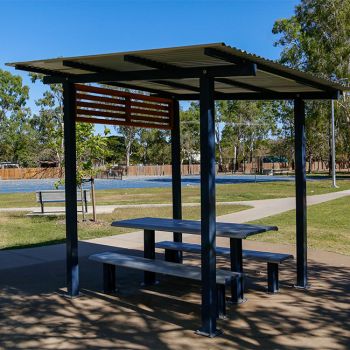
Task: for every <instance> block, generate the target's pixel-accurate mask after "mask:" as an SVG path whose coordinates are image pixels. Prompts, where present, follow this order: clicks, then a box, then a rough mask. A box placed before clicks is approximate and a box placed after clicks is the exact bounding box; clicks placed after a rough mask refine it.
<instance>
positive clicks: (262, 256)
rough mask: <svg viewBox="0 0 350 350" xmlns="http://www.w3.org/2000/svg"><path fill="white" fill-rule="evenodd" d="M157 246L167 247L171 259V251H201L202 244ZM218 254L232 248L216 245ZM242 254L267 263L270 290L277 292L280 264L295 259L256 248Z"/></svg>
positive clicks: (227, 252)
mask: <svg viewBox="0 0 350 350" xmlns="http://www.w3.org/2000/svg"><path fill="white" fill-rule="evenodd" d="M155 247H156V248H159V249H165V260H170V259H171V256H172V255H171V251H182V252H187V253H195V254H200V253H201V245H200V244H194V243H184V242H171V241H162V242H158V243H156V244H155ZM216 254H218V255H225V256H230V248H225V247H216ZM242 256H243V258H245V259H250V260H254V261H261V262H266V263H267V275H268V278H267V279H268V292H270V293H276V292H278V289H279V283H278V265H279V264H281V263H282V262H283V261H285V260H289V259H294V257H293V255H291V254H281V253H272V252H262V251H255V250H243V252H242Z"/></svg>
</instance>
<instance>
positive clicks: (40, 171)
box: [0, 168, 61, 180]
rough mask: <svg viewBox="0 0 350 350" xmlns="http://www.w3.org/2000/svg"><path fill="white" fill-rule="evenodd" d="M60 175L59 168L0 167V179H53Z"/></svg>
mask: <svg viewBox="0 0 350 350" xmlns="http://www.w3.org/2000/svg"><path fill="white" fill-rule="evenodd" d="M60 175H61V168H9V169H0V179H1V180H20V179H52V178H53V179H54V178H59V177H60Z"/></svg>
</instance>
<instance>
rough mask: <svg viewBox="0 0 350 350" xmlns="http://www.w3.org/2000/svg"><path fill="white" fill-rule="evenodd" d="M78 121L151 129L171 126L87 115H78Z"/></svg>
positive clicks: (165, 128) (168, 128) (169, 127)
mask: <svg viewBox="0 0 350 350" xmlns="http://www.w3.org/2000/svg"><path fill="white" fill-rule="evenodd" d="M76 121H78V122H82V123H95V124H106V125H122V126H135V127H140V128H151V129H162V130H170V129H171V126H170V125H169V124H168V123H167V124H147V123H138V122H133V121H130V122H126V121H120V120H113V119H99V118H86V117H77V118H76Z"/></svg>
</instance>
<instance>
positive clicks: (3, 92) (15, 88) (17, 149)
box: [0, 69, 37, 166]
mask: <svg viewBox="0 0 350 350" xmlns="http://www.w3.org/2000/svg"><path fill="white" fill-rule="evenodd" d="M28 98H29V88H28V86H26V85H23V81H22V78H21V77H20V76H16V75H12V74H11V73H10V72H8V71H4V70H1V69H0V160H2V161H12V162H18V163H20V164H21V165H23V166H32V165H34V164H35V162H36V150H37V147H36V145H35V137H36V134H35V132H34V129H33V127H32V124H31V112H30V109H29V108H28V107H26V103H27V101H28Z"/></svg>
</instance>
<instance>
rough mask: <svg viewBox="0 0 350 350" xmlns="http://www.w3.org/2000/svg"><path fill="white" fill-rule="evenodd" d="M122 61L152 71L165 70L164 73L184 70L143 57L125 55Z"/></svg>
mask: <svg viewBox="0 0 350 350" xmlns="http://www.w3.org/2000/svg"><path fill="white" fill-rule="evenodd" d="M124 61H126V62H130V63H135V64H139V65H141V66H145V67H148V68H154V69H159V70H165V71H178V72H182V71H184V70H185V68H181V67H177V66H175V65H173V64H169V63H163V62H159V61H155V60H151V59H149V58H144V57H140V56H135V55H125V56H124Z"/></svg>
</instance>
